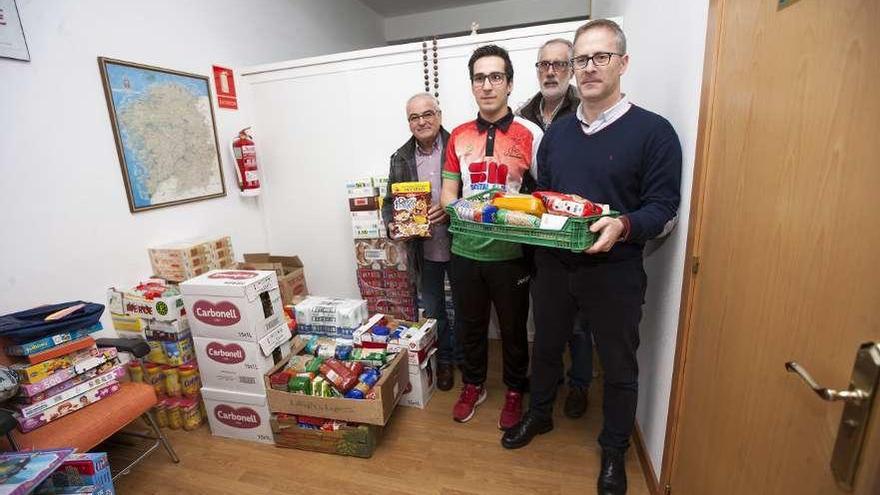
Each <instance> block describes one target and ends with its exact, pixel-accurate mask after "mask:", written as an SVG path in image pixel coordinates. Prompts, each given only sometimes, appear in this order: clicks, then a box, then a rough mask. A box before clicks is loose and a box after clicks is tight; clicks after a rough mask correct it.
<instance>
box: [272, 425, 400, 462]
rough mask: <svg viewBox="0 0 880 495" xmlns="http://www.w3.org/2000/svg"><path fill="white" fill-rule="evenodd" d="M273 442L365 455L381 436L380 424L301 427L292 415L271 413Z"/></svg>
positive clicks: (291, 446) (329, 451)
mask: <svg viewBox="0 0 880 495" xmlns="http://www.w3.org/2000/svg"><path fill="white" fill-rule="evenodd" d="M271 423H272V433H273V434H274V435H275V446H276V447H283V448H288V449H300V450H310V451H312V452H324V453H327V454H337V455H347V456H353V457H362V458H365V459H368V458H370V457H373V452H375V451H376V447H378V445H379V441H380V440H381V438H382V430H383V428H382V427H381V426H376V425H357V426H345V427H342V428H340V429H338V430H335V431H322V430H312V429H308V428H300V427H299V425H298V424H297V420H296V417H295V416H290V415H286V414H273V415H272V420H271Z"/></svg>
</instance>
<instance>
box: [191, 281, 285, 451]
mask: <svg viewBox="0 0 880 495" xmlns="http://www.w3.org/2000/svg"><path fill="white" fill-rule="evenodd" d="M180 290H181V292H182V293H183V300H184V304H185V307H186V311H187V312H188V314H189V315H190V325H191V326H192V332H193V337H194V343H195V349H196V359H197V360H198V363H199V369H200V373H201V378H202V386H203V387H202V390H201V392H202V397H203V398H204V399H205V405H206V409H207V416H208V422H209V424H210V426H211V432H212V433H213V434H214V435H217V436H224V437H230V438H240V439H245V440H251V441H256V442H263V443H269V444H271V443H273V439H272V430H271V428H270V425H269V409H268V406H267V402H266V387H265V383H264V380H263V375H264V374H265V373H266V372H267V371H268V370H269V369H270V368H272V367H273V366H274V365H275V364H276V362H278V361H280V360H283V359H285V358H286V357H287V356H289V355H290V338H291V333H290V330H289V329H288V327H287V325H286V322H285V319H284V316H283V314H282V311H283V309H282V303H281V292H280V290H279V288H278V279H277V277H276V275H275V272H274V271H257V270H214V271H211V272H208V273H206V274H204V275H200V276H198V277H196V278H193V279H191V280H188V281H186V282H184V283H182V284H180Z"/></svg>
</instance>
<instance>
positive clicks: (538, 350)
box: [529, 249, 647, 450]
mask: <svg viewBox="0 0 880 495" xmlns="http://www.w3.org/2000/svg"><path fill="white" fill-rule="evenodd" d="M535 264H536V273H535V278H534V280H533V281H532V298H533V300H534V304H535V313H534V314H535V342H534V346H533V348H532V378H531V397H530V406H529V407H530V410H531V411H532V413H534V414H536V415H538V416H539V417H550V416H551V415H552V414H553V402H554V400H555V398H556V388H557V383H558V382H559V380H560V379H561V378H562V372H563V365H562V353H563V351H564V349H565V344H566V343H567V342H568V341H569V340H571V336H572V332H573V328H574V320H575V315H576V314H577V313H578V312H579V311H580V312H581V313H582V315H583V318H584V322H585V324H586V328H587V329H589V330H590V331H591V332H592V333H593V340H594V341H595V344H596V350H597V352H598V354H599V359H600V361H601V363H602V369H603V370H604V379H605V384H604V391H603V393H604V395H603V399H602V411H603V414H604V423H603V428H602V433H601V434H600V435H599V444H600V445H601V446H602V447H603V448H612V449H620V450H623V449H626V448H627V447H629V437H630V436H631V435H632V431H633V426H634V424H635V416H636V404H637V401H638V390H639V385H638V383H639V382H638V380H639V365H638V362H637V361H636V350H637V349H638V347H639V321H640V320H641V319H642V304H644V299H645V288H646V286H647V283H646V282H647V280H646V276H645V270H644V268H643V266H642V258H641V257H639V258H636V259H631V260H625V261H618V262H605V263H594V264H583V263H569V262H566V261H563V260H562V259H561V258H559V257H557V256H556V255H554V254H553V253H552V252H550V251H549V250H546V249H539V250H538V251H537V252H536V254H535Z"/></svg>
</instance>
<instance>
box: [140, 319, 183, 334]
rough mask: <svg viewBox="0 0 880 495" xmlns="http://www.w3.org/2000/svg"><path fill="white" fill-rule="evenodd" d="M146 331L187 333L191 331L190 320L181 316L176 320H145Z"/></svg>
mask: <svg viewBox="0 0 880 495" xmlns="http://www.w3.org/2000/svg"><path fill="white" fill-rule="evenodd" d="M144 326H145V327H144V331H145V332H146V331H151V332H163V333H186V332H189V331H190V330H189V320H188V319H186V318H181V319H179V320H174V321H156V320H150V321H145V322H144Z"/></svg>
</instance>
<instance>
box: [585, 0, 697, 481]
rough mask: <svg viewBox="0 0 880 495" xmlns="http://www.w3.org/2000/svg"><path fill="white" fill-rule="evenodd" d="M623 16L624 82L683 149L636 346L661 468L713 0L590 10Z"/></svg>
mask: <svg viewBox="0 0 880 495" xmlns="http://www.w3.org/2000/svg"><path fill="white" fill-rule="evenodd" d="M617 16H621V17H623V21H624V25H623V29H624V31H625V32H626V35H627V45H628V46H627V51H628V52H630V56H631V59H630V65H629V71H628V73H627V74H626V75H625V76H624V77H623V83H622V85H623V90H624V92H626V93H627V94H628V96H629V98H630V100H631V101H632V102H633V103H635V104H637V105H641V106H643V107H645V108H647V109H648V110H651V111H653V112H656V113H659V114H660V115H663V116H664V117H666V118H667V119H668V120H669V121H670V122H671V123H672V125H673V127H674V128H675V130H676V132H678V137H679V139H680V140H681V146H682V151H683V167H682V178H681V184H682V186H681V206H680V208H679V221H678V228H676V229H675V231H673V233H672V234H671V235H670V237H668V238H667V239H665V240H664V241H663V242H662V243H661V244H659V245H657V244H655V245H653V246H652V245H649V246H648V248H649V250H650V249H655V248H656V250H655V251H653V252H652V253H651V254H649V255H648V256H647V257H646V260H645V270H646V271H647V272H648V294H647V297H646V299H647V302H646V304H645V308H644V315H645V316H644V319H643V320H642V326H641V347H640V349H639V366H640V373H639V377H640V378H639V409H638V413H637V421H638V423H639V426H640V428H641V430H642V432H643V433H644V436H645V442H646V444H647V449H648V453H649V454H650V456H651V461H652V463H653V465H654V469H655V470H656V472H657V476H658V477H659V476H660V467H661V462H662V459H663V445H664V442H665V435H666V418H667V413H668V407H669V393H670V389H671V386H672V368H673V364H674V360H675V343H676V334H677V332H678V309H679V304H680V302H681V282H682V277H683V267H684V255H685V245H686V242H687V224H688V213H689V211H690V197H691V185H692V184H691V183H692V181H693V169H694V153H695V150H696V141H697V122H698V118H699V111H700V108H699V107H700V85H701V83H702V76H703V53H704V45H705V37H706V22H707V17H708V2H704V1H699V0H668V1H663V2H660V1H656V0H653V1H635V0H594V1H593V18H603V17H617Z"/></svg>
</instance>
